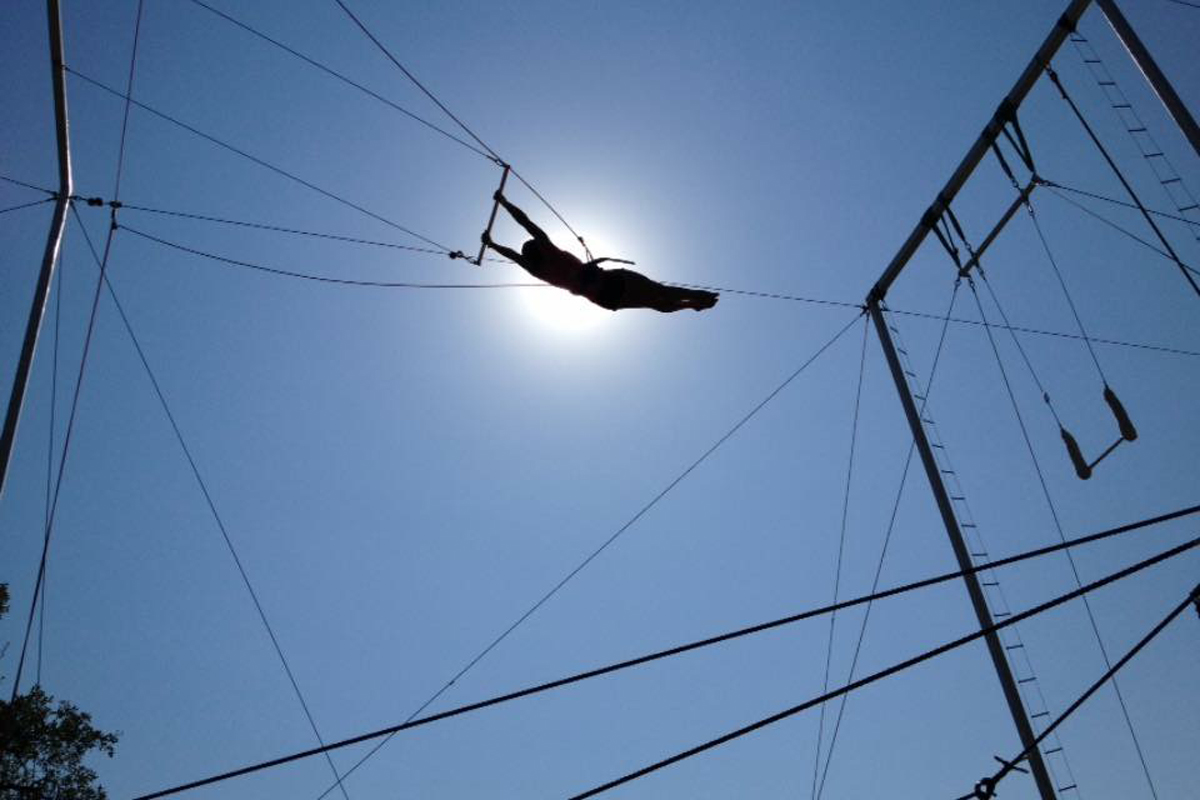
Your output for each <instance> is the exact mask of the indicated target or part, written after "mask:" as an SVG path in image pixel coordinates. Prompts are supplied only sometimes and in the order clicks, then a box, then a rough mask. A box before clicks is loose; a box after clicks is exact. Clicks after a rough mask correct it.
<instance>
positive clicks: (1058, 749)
mask: <svg viewBox="0 0 1200 800" xmlns="http://www.w3.org/2000/svg"><path fill="white" fill-rule="evenodd" d="M1061 752H1062V747H1061V746H1060V747H1051V748H1050V749H1049V750H1046V751H1044V752H1043V753H1042V755H1047V756H1052V755H1054V754H1055V753H1061Z"/></svg>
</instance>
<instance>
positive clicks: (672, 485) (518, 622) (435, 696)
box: [320, 315, 858, 798]
mask: <svg viewBox="0 0 1200 800" xmlns="http://www.w3.org/2000/svg"><path fill="white" fill-rule="evenodd" d="M857 319H858V317H857V315H856V316H855V318H853V319H851V320H850V321H849V322H847V323H846V324H845V325H844V326H843V327H842V328H841V329H840V330H839V331H838V332H837V333H835V334H834V335H833V337H832V338H830V339H828V340H827V341H826V342H825V343H824V344H822V345H821V346H820V347H819V348H817V350H816V351H815V352H814V353H813V354H812V355H810V356H809V357H808V358H807V359H805V361H804V363H802V364H801V365H800V366H799V367H797V368H796V369H795V370H794V371H793V372H792V373H791V374H790V375H788V376H787V378H785V379H784V380H783V381H782V382H781V383H780V384H779V385H778V386H776V387H775V388H774V389H773V390H772V391H771V393H770V394H768V395H767V396H766V397H765V398H763V399H762V400H761V401H759V402H758V404H757V405H755V406H754V408H752V409H750V411H749V412H747V413H746V414H745V415H744V416H743V417H742V418H741V419H740V420H738V421H737V423H736V424H734V426H733V427H731V428H730V429H729V430H727V431H726V432H725V433H724V434H723V435H722V436H721V437H720V438H719V439H717V441H716V442H714V443H713V444H712V445H711V446H710V447H709V448H708V449H707V450H705V451H704V452H703V453H702V454H701V455H700V457H699V458H697V459H696V460H695V461H693V462H692V463H691V464H690V465H689V466H688V467H687V469H685V470H683V471H682V472H680V473H679V474H678V475H677V476H675V478H674V479H673V480H672V481H671V482H670V483H668V484H667V485H666V486H665V487H664V488H663V489H662V490H661V491H660V492H659V493H658V494H656V495H655V496H654V497H653V498H651V499H650V501H649V502H647V503H646V504H645V505H643V506H642V507H641V508H640V509H638V511H637V513H636V514H634V515H633V516H632V517H630V518H629V519H628V520H626V521H625V523H624V524H623V525H621V527H619V528H617V530H616V531H614V532H613V533H612V535H610V536H609V537H608V538H607V539H605V540H604V542H602V543H601V544H600V546H599V547H597V548H596V549H595V550H593V551H592V552H591V553H589V554H588V555H587V557H586V558H584V559H583V560H582V561H580V562H579V563H578V564H577V565H576V566H575V567H574V568H572V569H571V570H570V571H569V572H568V573H567V574H566V575H565V576H564V577H563V578H562V579H560V580H559V581H558V583H556V584H555V585H554V586H553V587H551V589H550V590H549V591H548V592H546V593H545V594H543V595H542V596H541V597H540V598H539V599H538V601H537V602H536V603H534V604H533V605H531V606H530V607H529V608H528V609H527V610H526V611H525V613H523V614H521V616H519V617H518V618H517V619H516V620H515V621H514V622H513V623H512V624H511V625H509V626H508V627H507V628H505V629H504V630H503V631H502V632H501V633H500V635H499V636H497V637H496V638H495V639H493V640H492V641H491V642H490V643H489V644H488V645H487V647H485V648H483V649H482V650H480V651H479V653H477V654H476V655H475V656H474V657H473V658H472V659H471V660H470V661H468V662H467V663H466V664H465V665H464V666H463V667H462V668H461V669H460V670H459V671H458V672H457V673H455V675H454V677H452V678H451V679H450V680H448V681H446V683H444V684H443V685H442V687H441V688H440V689H438V690H437V691H436V692H434V693H433V694H432V695H430V697H429V699H427V700H426V701H425V702H424V703H422V704H421V706H420V707H419V708H417V710H416V711H414V712H413V713H412V714H411V715H410V716H409V718H408V719H409V721H411V720H413V719H415V718H416V716H417V715H418V714H420V713H421V712H423V711H424V710H425V709H426V708H428V707H429V706H430V705H431V704H432V703H433V702H434V701H435V700H437V699H438V698H439V697H440V696H441V695H442V694H443V693H444V692H446V690H448V689H449V688H450V687H451V686H453V685H454V684H455V683H456V682H457V681H458V680H459V679H460V678H462V677H463V676H464V675H466V674H467V673H468V672H469V671H470V670H471V669H472V668H473V667H474V666H475V665H476V664H478V663H479V662H480V661H482V660H483V658H484V657H485V656H486V655H487V654H488V653H490V652H491V651H492V650H493V649H495V648H496V647H497V646H498V645H499V644H500V643H501V642H503V641H504V640H505V639H507V638H508V637H509V635H511V634H512V633H513V631H515V630H516V629H517V628H519V627H520V626H521V625H522V624H523V623H524V622H525V621H526V620H527V619H529V618H530V617H531V616H533V614H534V613H535V612H536V611H537V610H538V609H539V608H541V607H542V606H543V605H545V603H546V602H547V601H549V600H550V598H552V597H554V595H556V594H558V592H559V591H560V590H561V589H562V588H563V587H564V586H566V585H567V584H568V583H569V582H570V581H571V579H573V578H574V577H575V576H576V575H578V574H579V573H580V572H582V571H583V570H584V569H585V568H586V567H587V566H588V565H589V564H591V563H592V561H594V560H595V559H596V558H597V557H598V556H599V555H600V554H601V553H603V552H604V551H605V550H607V549H608V548H609V547H610V546H611V545H612V544H613V543H614V542H616V541H617V540H618V539H619V538H621V536H622V535H623V534H624V533H625V532H626V531H628V530H629V529H630V528H632V527H633V526H634V524H636V523H637V521H638V520H640V519H641V518H642V517H643V516H645V515H646V514H647V513H648V512H649V511H650V510H651V509H652V508H654V507H655V506H656V505H658V503H659V502H660V501H661V500H662V499H663V498H664V497H666V496H667V495H668V494H670V493H671V491H672V490H673V489H674V488H675V487H676V486H678V485H679V484H680V483H682V482H683V481H684V479H686V478H687V477H688V476H689V475H691V474H692V472H694V471H695V470H696V468H698V467H699V466H700V465H701V464H703V463H704V462H705V461H706V460H707V459H708V457H709V456H711V455H712V454H713V453H715V452H716V451H717V449H718V448H720V447H721V445H723V444H725V442H727V441H728V440H729V439H730V438H732V437H733V436H734V434H736V433H737V432H738V431H740V430H741V429H742V427H743V426H745V425H746V423H748V422H749V421H750V420H751V419H753V418H754V417H755V416H756V415H757V414H758V412H759V411H762V410H763V408H765V407H766V406H767V404H768V403H770V402H771V401H772V400H774V399H775V397H776V396H778V395H779V394H780V392H782V391H783V390H784V389H786V388H787V387H788V386H789V385H791V383H792V381H794V380H795V379H796V378H798V377H799V376H800V374H801V373H803V372H804V371H805V370H806V369H808V367H809V366H810V365H811V364H813V362H815V361H816V360H817V359H818V358H820V357H821V356H822V355H823V354H824V353H825V351H826V350H828V349H829V348H830V347H832V346H833V345H834V343H836V342H837V341H838V339H841V338H842V335H843V334H845V333H846V331H848V330H850V328H851V327H853V326H854V323H855V322H856V321H857ZM392 735H393V734H392V732H389V733H388V734H387V736H386V738H384V739H383V740H382V741H381V742H379V744H377V745H376V746H375V747H374V748H373V749H372V750H370V751H369V752H368V753H367V754H366V755H364V756H363V757H362V758H361V759H359V761H358V762H357V763H355V764H354V766H353V767H351V768H350V769H349V770H347V771H346V774H347V775H349V774H350V773H351V772H353V771H354V770H355V769H357V768H358V767H359V766H361V765H362V764H363V763H364V762H365V761H367V759H369V758H371V757H372V756H373V755H375V753H377V752H378V751H379V750H380V749H381V748H382V747H383V746H384V745H385V744H387V743H388V742H389V741H391V738H392ZM328 793H329V789H326V790H325V792H324V793H323V794H321V795H320V797H321V798H323V797H325V795H326V794H328Z"/></svg>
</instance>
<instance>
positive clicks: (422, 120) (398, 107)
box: [191, 0, 494, 161]
mask: <svg viewBox="0 0 1200 800" xmlns="http://www.w3.org/2000/svg"><path fill="white" fill-rule="evenodd" d="M191 2H192V3H194V4H195V5H198V6H200V7H201V8H203V9H206V10H208V11H211V12H212V13H213V14H216V15H217V16H218V17H220V18H221V19H223V20H225V21H226V22H230V23H233V24H234V25H236V26H237V27H239V28H241V29H242V30H244V31H246V32H247V33H250V34H252V35H254V36H257V37H258V38H260V39H262V40H263V41H265V42H269V43H271V44H273V45H275V46H276V47H278V48H279V49H280V50H283V51H284V52H285V53H289V54H290V55H293V56H295V57H296V58H298V59H300V60H301V61H303V62H305V63H306V64H309V65H310V66H313V67H316V68H317V69H319V70H321V71H322V72H324V73H325V74H327V75H330V76H332V77H334V78H337V79H338V80H339V81H341V82H342V83H345V84H347V85H348V86H353V87H354V88H355V89H358V90H359V91H360V92H362V93H363V94H365V95H367V96H369V97H372V98H374V99H376V100H378V101H379V102H381V103H383V104H384V105H386V106H388V107H389V108H391V109H393V110H395V111H399V112H400V113H401V114H403V115H405V116H406V117H409V118H410V119H413V120H415V121H417V122H419V123H421V124H422V125H424V126H425V127H427V128H429V129H431V130H434V131H437V132H438V133H440V134H441V135H442V136H445V137H446V138H448V139H450V140H452V141H454V142H457V143H458V144H460V145H462V146H463V147H465V148H467V149H468V150H471V151H473V152H475V153H478V154H479V155H481V156H483V157H484V158H486V159H488V160H489V161H493V160H494V159H493V158H492V156H490V155H488V154H487V153H485V152H484V151H482V150H480V149H479V148H478V147H476V146H475V145H473V144H471V143H470V142H468V141H466V140H464V139H460V138H459V137H457V136H455V135H454V134H453V133H450V132H449V131H447V130H445V129H443V128H440V127H438V126H437V125H434V124H433V123H432V122H430V121H429V120H427V119H425V118H424V117H421V116H419V115H417V114H414V113H413V112H412V111H409V110H408V109H407V108H404V107H403V106H401V105H399V104H397V103H394V102H392V101H391V100H389V99H387V98H386V97H384V96H383V95H381V94H379V93H378V92H375V91H373V90H371V89H368V88H367V87H366V86H363V85H362V84H361V83H358V82H357V81H355V80H353V79H351V78H348V77H347V76H345V75H343V74H342V73H340V72H338V71H336V70H334V69H333V68H332V67H329V66H327V65H325V64H322V63H321V62H319V61H317V60H316V59H314V58H311V57H309V56H306V55H305V54H304V53H301V52H300V51H299V50H296V49H295V48H293V47H289V46H288V45H286V44H284V43H283V42H281V41H279V40H278V39H275V38H272V37H270V36H268V35H267V34H265V33H263V32H262V31H260V30H258V29H256V28H253V27H251V26H250V25H247V24H246V23H245V22H242V21H241V20H238V19H235V18H233V17H232V16H230V15H229V14H226V13H225V12H224V11H220V10H218V9H215V8H213V7H212V6H210V5H208V4H207V3H204V2H201V0H191Z"/></svg>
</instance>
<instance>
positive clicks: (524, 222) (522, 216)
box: [495, 192, 552, 244]
mask: <svg viewBox="0 0 1200 800" xmlns="http://www.w3.org/2000/svg"><path fill="white" fill-rule="evenodd" d="M495 198H496V201H497V202H498V203H500V205H502V206H504V210H505V211H507V212H508V213H509V214H512V218H513V219H515V220H516V221H517V224H518V225H520V226H521V227H522V228H524V229H525V230H526V231H527V232H528V233H529V235H530V236H532V237H533V238H535V239H537V240H538V241H542V242H545V243H546V244H552V242H551V241H550V237H549V236H547V235H546V232H545V231H544V230H542V229H541V228H539V227H538V226H537V225H534V224H533V220H531V219H530V218H529V216H528V215H527V214H526V213H525V212H524V211H522V210H521V209H519V208H517V207H516V206H514V205H513V204H512V203H510V202H508V198H507V197H505V196H504V195H502V194H500V193H499V192H496V194H495Z"/></svg>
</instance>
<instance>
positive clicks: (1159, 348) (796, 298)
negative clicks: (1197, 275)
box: [0, 176, 1200, 356]
mask: <svg viewBox="0 0 1200 800" xmlns="http://www.w3.org/2000/svg"><path fill="white" fill-rule="evenodd" d="M0 177H3V176H0ZM75 199H77V200H87V201H89V204H90V205H97V202H96V201H97V200H98V204H99V205H106V204H107V203H106V202H105V201H103V200H99V199H98V198H85V197H76V198H75ZM1064 199H1068V198H1064ZM1068 200H1069V199H1068ZM121 207H122V208H123V209H125V210H131V211H144V212H146V213H150V214H163V215H166V216H173V217H182V218H184V219H195V220H200V221H205V222H214V223H222V224H226V225H236V226H241V227H246V228H258V229H262V230H268V231H275V232H279V233H288V234H296V235H300V236H312V237H316V238H322V239H331V240H335V241H344V242H349V243H352V244H362V245H370V246H374V247H385V248H393V249H397V250H409V251H413V252H420V253H431V254H438V255H446V253H445V252H444V251H441V250H429V249H426V248H420V247H412V246H409V245H401V244H395V243H393V242H380V241H375V240H371V239H360V238H357V237H353V236H345V235H341V234H332V233H322V232H317V231H307V230H301V229H298V228H288V227H282V226H277V225H266V224H263V223H258V222H248V221H245V220H235V219H229V218H226V217H215V216H209V215H204V214H193V213H190V212H184V211H173V210H169V209H162V208H151V207H149V206H140V205H131V204H127V203H122V205H121ZM1085 210H1088V209H1085ZM1143 244H1145V242H1143ZM1150 246H1151V247H1153V245H1150ZM485 260H492V261H497V262H502V263H508V261H507V259H488V258H485ZM537 285H539V286H541V285H542V284H537ZM666 285H668V286H679V287H682V288H685V289H703V290H707V291H713V292H720V293H723V294H736V295H743V296H746V297H759V298H764V299H771V300H785V301H790V302H797V303H808V304H811V305H822V306H834V307H837V308H858V309H861V308H862V307H863V306H862V303H852V302H849V301H846V300H828V299H823V298H816V297H805V296H802V295H794V294H785V293H780V292H759V291H753V290H749V289H731V288H729V287H722V286H711V285H708V284H699V283H679V282H671V281H668V282H666ZM888 311H889V313H892V314H901V315H904V316H910V317H919V318H922V319H932V320H937V321H938V322H941V321H942V315H941V314H931V313H928V312H924V311H906V310H903V309H899V308H890V307H889V308H888ZM950 322H953V323H955V324H958V325H980V324H982V323H980V322H979V320H975V319H963V318H959V317H953V316H952V317H950ZM993 327H997V328H998V327H1005V328H1006V329H1008V327H1007V326H1000V325H996V324H994V325H993ZM1011 330H1015V331H1018V332H1020V333H1028V334H1032V335H1035V336H1053V337H1057V338H1062V339H1077V340H1082V338H1083V337H1082V336H1080V335H1079V334H1075V333H1067V332H1064V331H1048V330H1042V329H1040V328H1027V327H1019V326H1016V327H1012V328H1011ZM1090 338H1091V341H1092V342H1093V343H1097V344H1107V345H1113V346H1116V347H1132V348H1137V349H1142V350H1151V351H1155V352H1162V353H1170V354H1172V355H1183V356H1200V352H1197V351H1194V350H1185V349H1182V348H1175V347H1166V346H1163V345H1152V344H1143V343H1139V342H1126V341H1122V340H1119V339H1102V338H1097V337H1095V336H1092V337H1090Z"/></svg>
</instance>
